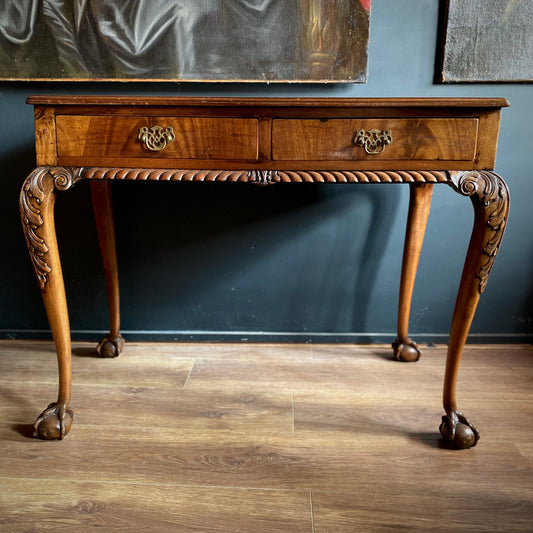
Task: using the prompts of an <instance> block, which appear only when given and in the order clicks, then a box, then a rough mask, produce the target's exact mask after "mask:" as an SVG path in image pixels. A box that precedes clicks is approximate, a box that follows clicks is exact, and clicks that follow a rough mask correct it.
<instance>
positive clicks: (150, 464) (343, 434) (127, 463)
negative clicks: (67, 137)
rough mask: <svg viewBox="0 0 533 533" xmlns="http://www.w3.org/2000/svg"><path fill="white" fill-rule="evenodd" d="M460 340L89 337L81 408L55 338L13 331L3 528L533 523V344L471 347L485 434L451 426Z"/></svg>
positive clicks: (2, 373) (6, 380) (434, 527)
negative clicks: (450, 354) (445, 398)
mask: <svg viewBox="0 0 533 533" xmlns="http://www.w3.org/2000/svg"><path fill="white" fill-rule="evenodd" d="M445 353H446V350H445V347H444V346H440V347H434V348H426V349H425V350H424V355H423V358H422V359H421V360H420V361H419V362H418V363H416V364H401V363H397V362H395V361H393V360H392V357H391V355H390V351H389V348H388V347H384V346H375V345H372V346H360V345H355V346H354V345H320V344H319V345H260V344H207V343H203V344H187V343H183V344H175V343H172V344H164V343H159V344H154V343H144V344H143V343H140V344H135V343H131V344H127V345H126V348H125V350H124V353H123V354H122V355H121V356H120V357H119V358H117V359H111V360H109V359H100V358H98V357H96V356H95V355H94V347H92V346H91V345H90V344H86V343H75V344H74V348H73V383H74V385H73V399H72V403H71V407H72V408H73V409H74V411H75V414H74V424H73V426H72V430H71V433H70V434H69V435H68V436H67V437H66V439H65V440H64V441H61V442H43V441H39V440H36V439H33V438H30V436H31V423H32V421H33V419H34V418H35V417H36V415H37V414H38V413H39V412H40V411H41V410H42V409H43V408H44V407H45V406H46V405H47V404H48V403H49V402H51V401H53V399H54V398H55V395H56V387H57V370H56V361H55V352H54V348H53V345H52V344H51V343H49V342H20V341H4V342H1V343H0V531H6V532H22V531H24V532H26V531H69V532H71V531H72V532H77V531H80V532H83V531H90V530H96V529H97V530H99V531H105V532H108V531H109V532H114V531H172V532H174V531H177V532H180V531H183V532H189V531H206V532H211V531H213V532H222V531H224V532H236V533H239V532H251V533H256V532H257V533H261V532H300V531H308V532H310V533H323V532H326V531H327V532H335V533H337V532H338V533H343V532H359V531H363V532H367V531H368V532H374V531H376V532H381V531H388V532H390V531H416V532H422V531H424V532H426V531H432V532H440V531H442V532H452V531H453V532H463V531H464V532H478V531H483V532H485V531H494V532H515V531H519V532H532V531H533V386H532V385H533V347H532V346H526V345H507V346H499V345H498V346H495V345H492V346H476V345H470V346H468V347H467V348H466V349H465V353H464V357H463V361H462V364H461V371H460V375H459V387H458V398H459V404H460V406H461V408H462V409H463V411H464V412H465V413H466V414H467V416H468V417H469V418H470V419H471V420H472V421H473V422H474V423H475V424H476V425H477V426H478V428H479V429H480V431H481V440H480V442H479V443H478V445H477V446H476V447H475V448H472V449H470V450H462V451H452V450H448V449H446V448H444V447H443V445H442V442H441V440H440V436H439V433H438V425H439V422H440V416H441V415H442V407H441V393H442V379H443V372H444V362H445Z"/></svg>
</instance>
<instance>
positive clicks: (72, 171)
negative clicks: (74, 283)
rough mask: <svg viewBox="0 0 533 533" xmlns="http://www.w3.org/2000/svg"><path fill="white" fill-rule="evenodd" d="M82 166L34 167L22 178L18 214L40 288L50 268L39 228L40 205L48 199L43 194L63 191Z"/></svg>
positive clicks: (46, 250) (40, 222)
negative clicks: (23, 180)
mask: <svg viewBox="0 0 533 533" xmlns="http://www.w3.org/2000/svg"><path fill="white" fill-rule="evenodd" d="M82 171H83V169H82V168H67V167H37V168H36V169H35V170H33V172H31V173H30V175H29V176H28V177H27V178H26V180H25V182H24V184H23V185H22V190H21V193H20V216H21V220H22V228H23V231H24V236H25V237H26V243H27V245H28V250H29V253H30V259H31V262H32V264H33V268H34V270H35V274H36V276H37V280H38V282H39V287H40V288H41V289H44V288H45V287H46V284H47V282H48V277H49V274H50V272H51V271H52V269H51V267H50V265H49V264H48V259H47V255H48V252H49V247H48V244H47V243H46V242H45V240H44V238H43V237H42V235H41V233H42V231H41V229H42V227H43V225H44V223H45V221H44V218H43V208H44V204H45V202H47V201H49V199H48V198H47V195H48V194H49V193H51V192H53V191H54V190H55V189H57V190H60V191H64V190H67V189H69V188H70V187H72V185H73V184H74V183H75V182H76V181H77V180H78V179H80V177H81V174H82Z"/></svg>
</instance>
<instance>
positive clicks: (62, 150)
mask: <svg viewBox="0 0 533 533" xmlns="http://www.w3.org/2000/svg"><path fill="white" fill-rule="evenodd" d="M56 124H57V150H58V154H59V156H60V157H62V156H78V157H82V156H85V157H87V156H88V157H91V156H93V157H94V156H98V157H116V158H127V157H130V158H131V157H151V158H152V159H168V158H174V159H176V158H180V157H181V158H190V159H222V160H224V159H244V160H247V159H252V160H253V159H257V155H258V153H257V143H258V141H257V139H258V121H257V120H256V119H246V118H224V117H218V118H204V117H200V118H195V117H157V116H155V117H139V118H132V117H114V118H113V119H112V120H110V119H109V117H105V116H102V117H99V116H90V117H87V116H70V115H69V116H65V115H59V116H57V117H56ZM153 126H160V127H162V128H166V127H171V128H173V130H174V134H175V137H176V138H175V140H174V141H172V142H171V143H169V144H168V145H167V146H166V147H165V148H164V149H163V150H161V151H159V152H150V151H149V150H147V149H146V147H145V146H144V145H143V143H141V142H140V141H139V140H138V138H137V137H138V135H139V129H140V128H142V127H148V128H151V127H153ZM152 164H153V165H157V163H156V162H154V163H152Z"/></svg>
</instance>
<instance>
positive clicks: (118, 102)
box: [27, 95, 509, 108]
mask: <svg viewBox="0 0 533 533" xmlns="http://www.w3.org/2000/svg"><path fill="white" fill-rule="evenodd" d="M27 103H28V104H32V105H46V106H61V105H67V106H75V105H80V106H85V105H97V106H211V107H212V106H215V107H218V106H239V107H295V106H296V107H333V108H334V107H346V108H354V107H355V108H357V107H366V108H368V107H418V108H420V107H441V108H442V107H468V108H502V107H508V106H509V102H508V101H507V100H506V99H505V98H309V97H306V98H253V97H252V98H251V97H245V98H240V97H218V96H216V97H211V96H209V97H203V96H201V97H200V96H195V97H182V96H101V95H100V96H79V95H33V96H30V97H29V98H28V99H27Z"/></svg>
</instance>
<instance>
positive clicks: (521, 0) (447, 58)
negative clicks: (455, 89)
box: [441, 0, 533, 82]
mask: <svg viewBox="0 0 533 533" xmlns="http://www.w3.org/2000/svg"><path fill="white" fill-rule="evenodd" d="M441 79H442V81H445V82H491V81H495V82H504V81H508V82H513V81H533V0H447V15H446V34H445V41H444V53H443V65H442V75H441Z"/></svg>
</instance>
